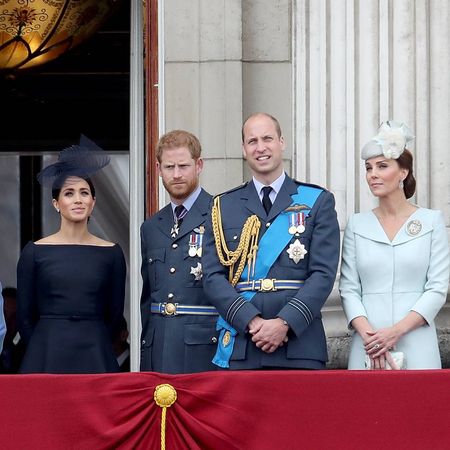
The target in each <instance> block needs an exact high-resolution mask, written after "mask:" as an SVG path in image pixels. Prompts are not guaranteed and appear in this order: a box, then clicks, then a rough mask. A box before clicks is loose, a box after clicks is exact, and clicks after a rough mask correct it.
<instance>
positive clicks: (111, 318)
mask: <svg viewBox="0 0 450 450" xmlns="http://www.w3.org/2000/svg"><path fill="white" fill-rule="evenodd" d="M126 274H127V266H126V263H125V257H124V256H123V251H122V248H121V247H120V245H118V244H116V245H115V252H114V264H113V270H112V273H111V297H110V301H109V303H108V309H109V310H108V314H107V322H108V323H107V326H108V329H109V330H110V333H111V335H114V332H115V331H116V330H117V329H118V327H119V324H120V320H121V319H122V317H123V309H124V303H125V280H126Z"/></svg>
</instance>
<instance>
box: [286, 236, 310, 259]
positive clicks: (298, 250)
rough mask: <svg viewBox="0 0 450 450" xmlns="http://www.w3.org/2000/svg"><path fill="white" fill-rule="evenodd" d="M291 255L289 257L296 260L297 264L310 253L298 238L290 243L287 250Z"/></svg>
mask: <svg viewBox="0 0 450 450" xmlns="http://www.w3.org/2000/svg"><path fill="white" fill-rule="evenodd" d="M286 252H287V253H288V255H289V258H290V259H292V260H294V262H295V264H297V263H298V262H299V261H300V260H301V259H303V258H304V257H305V255H306V254H307V253H308V251H307V250H306V248H305V246H304V245H303V244H302V243H301V242H300V241H299V240H298V239H296V240H295V241H294V243H293V244H290V245H289V249H288V250H286Z"/></svg>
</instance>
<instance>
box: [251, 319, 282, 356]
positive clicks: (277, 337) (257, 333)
mask: <svg viewBox="0 0 450 450" xmlns="http://www.w3.org/2000/svg"><path fill="white" fill-rule="evenodd" d="M288 330H289V327H288V326H287V325H285V324H284V323H283V321H282V320H281V319H279V318H275V319H263V318H262V317H259V316H257V317H254V318H253V319H252V320H251V321H250V323H249V325H248V332H249V333H250V334H251V335H252V341H253V342H254V343H255V345H256V346H257V347H258V348H260V349H261V350H262V351H263V352H266V353H273V352H274V351H275V350H276V349H277V348H279V347H282V346H283V344H284V343H285V342H287V341H288V337H287V332H288Z"/></svg>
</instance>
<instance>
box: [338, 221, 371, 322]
mask: <svg viewBox="0 0 450 450" xmlns="http://www.w3.org/2000/svg"><path fill="white" fill-rule="evenodd" d="M339 291H340V294H341V299H342V306H343V308H344V313H345V316H346V317H347V323H348V324H349V327H350V323H351V321H352V320H353V319H355V318H356V317H360V316H364V317H367V312H366V309H365V308H364V305H363V303H362V289H361V281H360V279H359V274H358V269H357V261H356V246H355V233H354V232H353V216H352V217H350V219H349V221H348V224H347V227H346V228H345V232H344V242H343V244H342V263H341V277H340V280H339Z"/></svg>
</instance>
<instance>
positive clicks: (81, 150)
mask: <svg viewBox="0 0 450 450" xmlns="http://www.w3.org/2000/svg"><path fill="white" fill-rule="evenodd" d="M108 162H109V158H108V157H107V156H106V155H105V154H104V152H102V151H101V149H99V148H98V147H96V146H95V144H93V143H92V142H90V141H88V140H86V138H84V141H81V142H80V145H79V146H72V147H70V148H69V149H66V150H63V152H61V154H60V157H59V160H58V161H57V162H56V163H55V164H53V165H51V166H49V167H47V168H45V169H44V170H43V171H42V172H41V174H40V175H39V177H38V178H39V181H40V182H41V183H47V182H49V181H50V182H51V183H52V197H53V206H54V208H55V210H56V211H57V212H58V213H59V214H60V216H61V227H60V229H59V231H58V232H56V233H55V234H52V235H50V236H47V237H45V238H43V239H40V240H38V241H36V242H34V243H33V242H29V243H28V244H27V245H26V246H25V248H24V249H23V252H22V254H21V256H20V259H19V263H18V267H17V282H18V298H17V300H18V301H17V308H18V310H17V314H18V324H19V332H20V335H21V337H22V339H24V342H25V344H26V346H27V348H26V352H25V355H24V358H23V361H22V365H21V367H20V372H21V373H102V372H118V371H119V366H118V364H117V361H116V358H115V355H114V351H113V347H112V342H111V336H112V335H113V333H114V332H115V330H116V327H117V326H118V325H119V323H120V319H121V317H122V314H123V306H124V294H125V275H126V265H125V259H124V256H123V252H122V250H121V248H120V246H119V245H118V244H114V243H111V242H108V241H105V240H103V239H100V238H98V237H96V236H94V235H93V234H91V233H90V232H89V230H88V226H87V224H88V220H89V216H90V215H91V214H92V211H93V209H94V206H95V189H94V186H93V184H92V181H91V180H90V178H89V175H91V174H92V173H94V172H95V171H97V170H99V169H100V168H102V167H103V166H104V165H106V164H108Z"/></svg>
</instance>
